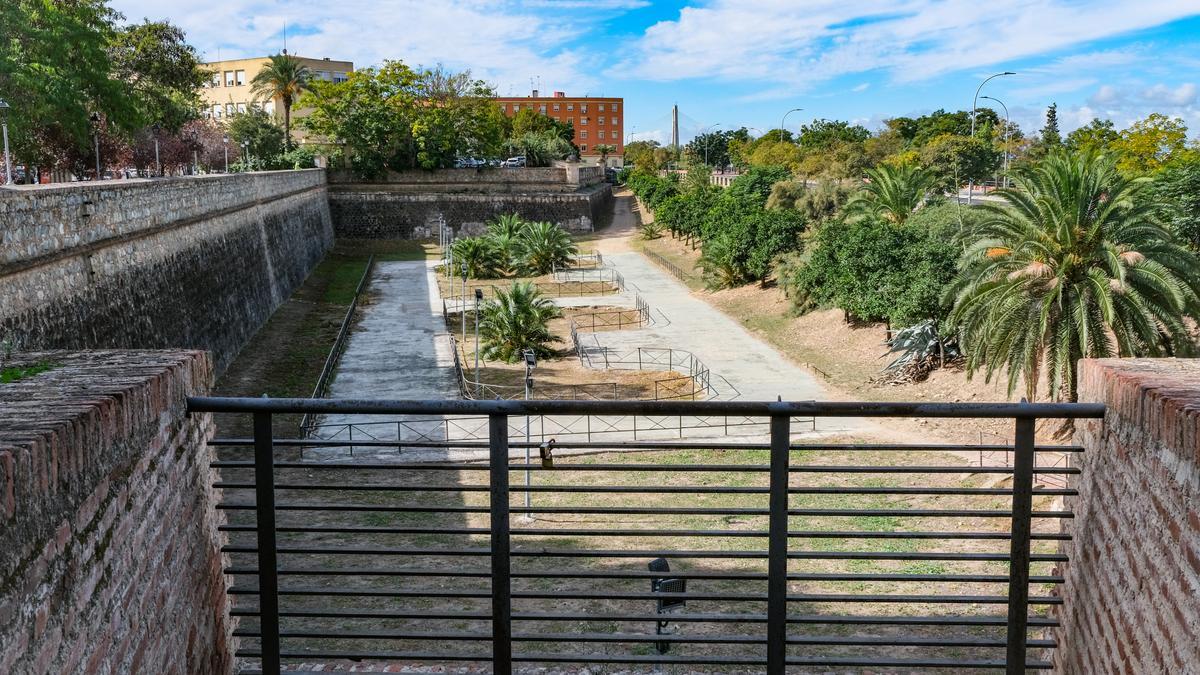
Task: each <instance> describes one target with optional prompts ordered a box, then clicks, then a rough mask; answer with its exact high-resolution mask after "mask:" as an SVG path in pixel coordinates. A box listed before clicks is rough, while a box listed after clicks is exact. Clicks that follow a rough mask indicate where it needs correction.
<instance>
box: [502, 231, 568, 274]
mask: <svg viewBox="0 0 1200 675" xmlns="http://www.w3.org/2000/svg"><path fill="white" fill-rule="evenodd" d="M514 246H515V249H516V259H517V267H518V268H519V269H520V270H521V271H522V272H524V273H526V274H531V275H538V274H548V273H550V272H551V271H553V270H554V268H555V267H556V266H561V265H565V264H567V263H568V262H570V260H571V257H572V256H574V255H575V254H576V253H578V252H579V247H578V246H576V245H575V242H573V241H571V236H570V235H568V234H567V233H566V231H565V230H563V229H562V228H561V227H559V226H558V225H555V224H554V223H529V224H528V226H527V227H526V228H525V229H524V230H522V231H521V233H520V235H518V236H517V239H516V242H515V245H514Z"/></svg>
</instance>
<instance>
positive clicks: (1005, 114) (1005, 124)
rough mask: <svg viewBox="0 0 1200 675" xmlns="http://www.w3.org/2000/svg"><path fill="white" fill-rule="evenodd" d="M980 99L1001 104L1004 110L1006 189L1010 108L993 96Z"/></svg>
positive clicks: (1005, 185) (1005, 181)
mask: <svg viewBox="0 0 1200 675" xmlns="http://www.w3.org/2000/svg"><path fill="white" fill-rule="evenodd" d="M979 98H986V99H987V100H989V101H995V102H996V103H999V104H1000V107H1002V108H1004V187H1008V132H1009V129H1010V128H1011V127H1010V126H1009V123H1008V106H1006V105H1004V101H1001V100H1000V99H998V98H994V97H991V96H980V97H979Z"/></svg>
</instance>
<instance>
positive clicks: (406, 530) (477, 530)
mask: <svg viewBox="0 0 1200 675" xmlns="http://www.w3.org/2000/svg"><path fill="white" fill-rule="evenodd" d="M217 529H218V530H220V531H221V532H255V531H257V530H258V527H257V526H255V525H220V526H218V527H217ZM275 531H276V532H288V533H297V534H298V533H305V532H307V533H318V534H319V533H324V534H446V535H479V534H490V533H491V530H490V529H488V528H486V527H383V526H380V527H376V526H371V525H353V526H352V525H344V526H341V525H312V526H309V525H294V526H293V525H279V526H277V527H276V528H275Z"/></svg>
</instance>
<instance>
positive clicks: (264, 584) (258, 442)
mask: <svg viewBox="0 0 1200 675" xmlns="http://www.w3.org/2000/svg"><path fill="white" fill-rule="evenodd" d="M273 446H274V443H273V440H272V438H271V413H254V507H255V508H254V514H255V520H256V525H255V528H256V530H255V533H256V534H257V536H258V612H259V630H260V632H261V633H262V672H263V675H279V571H278V570H279V567H278V561H277V559H276V558H277V552H276V549H275V449H274V447H273Z"/></svg>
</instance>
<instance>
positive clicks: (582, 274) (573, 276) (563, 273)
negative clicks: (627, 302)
mask: <svg viewBox="0 0 1200 675" xmlns="http://www.w3.org/2000/svg"><path fill="white" fill-rule="evenodd" d="M554 280H555V281H557V282H558V283H560V284H561V283H568V282H588V283H600V284H612V285H613V286H615V287H616V288H617V289H618V290H621V291H624V290H625V277H624V276H622V274H621V273H620V272H618V271H617V270H616V268H613V267H593V268H582V269H580V268H573V269H560V270H555V271H554Z"/></svg>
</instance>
